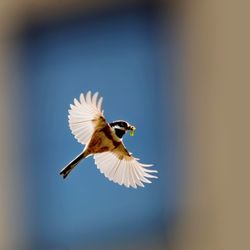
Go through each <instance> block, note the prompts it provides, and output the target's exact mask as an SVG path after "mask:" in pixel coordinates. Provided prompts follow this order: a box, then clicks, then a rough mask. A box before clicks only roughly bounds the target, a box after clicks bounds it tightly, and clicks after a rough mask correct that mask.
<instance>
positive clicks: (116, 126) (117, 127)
mask: <svg viewBox="0 0 250 250" xmlns="http://www.w3.org/2000/svg"><path fill="white" fill-rule="evenodd" d="M112 128H113V129H114V130H115V129H120V130H123V131H125V128H121V127H120V126H118V125H115V126H114V127H112Z"/></svg>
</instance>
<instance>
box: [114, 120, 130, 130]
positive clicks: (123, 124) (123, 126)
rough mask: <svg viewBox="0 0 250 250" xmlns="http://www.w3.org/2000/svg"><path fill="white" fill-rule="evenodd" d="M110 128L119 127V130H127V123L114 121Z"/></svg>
mask: <svg viewBox="0 0 250 250" xmlns="http://www.w3.org/2000/svg"><path fill="white" fill-rule="evenodd" d="M110 126H111V127H115V126H117V127H118V126H119V127H120V128H125V129H127V128H128V123H127V122H125V121H114V122H111V123H110Z"/></svg>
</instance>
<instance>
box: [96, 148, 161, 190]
mask: <svg viewBox="0 0 250 250" xmlns="http://www.w3.org/2000/svg"><path fill="white" fill-rule="evenodd" d="M94 159H95V164H96V165H97V168H98V169H100V171H101V173H103V174H104V175H105V176H106V177H107V178H108V179H109V180H110V181H113V182H115V183H118V184H120V185H125V186H126V187H130V186H132V187H133V188H137V186H141V187H144V185H143V182H144V183H151V181H150V180H148V178H158V177H156V176H154V175H151V173H157V171H156V170H150V169H148V167H151V166H153V165H152V164H142V163H140V162H138V161H137V159H136V158H134V157H133V156H131V155H130V154H129V153H128V151H127V150H126V149H125V147H124V145H123V144H121V145H120V146H119V147H118V148H116V149H115V150H113V151H111V152H104V153H98V154H94Z"/></svg>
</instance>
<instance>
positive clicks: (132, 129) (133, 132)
mask: <svg viewBox="0 0 250 250" xmlns="http://www.w3.org/2000/svg"><path fill="white" fill-rule="evenodd" d="M135 130H136V128H135V127H134V126H131V129H130V136H134V134H135Z"/></svg>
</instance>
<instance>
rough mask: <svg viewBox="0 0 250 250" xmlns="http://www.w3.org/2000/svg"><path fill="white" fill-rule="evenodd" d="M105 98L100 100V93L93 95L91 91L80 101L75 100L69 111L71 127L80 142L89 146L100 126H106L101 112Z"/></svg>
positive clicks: (81, 96)
mask: <svg viewBox="0 0 250 250" xmlns="http://www.w3.org/2000/svg"><path fill="white" fill-rule="evenodd" d="M102 101H103V98H102V97H100V98H98V92H96V93H95V94H93V95H91V92H90V91H89V92H88V93H87V94H86V95H85V96H84V95H83V94H81V95H80V100H79V101H78V100H77V99H76V98H75V99H74V104H71V105H70V109H69V116H68V118H69V127H70V129H71V132H72V134H73V135H74V136H75V138H76V139H77V141H78V142H80V143H82V144H87V143H88V142H89V140H90V139H91V136H92V134H93V132H94V130H95V129H96V128H97V127H98V126H105V125H106V121H105V118H104V116H103V111H102V110H101V106H102Z"/></svg>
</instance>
